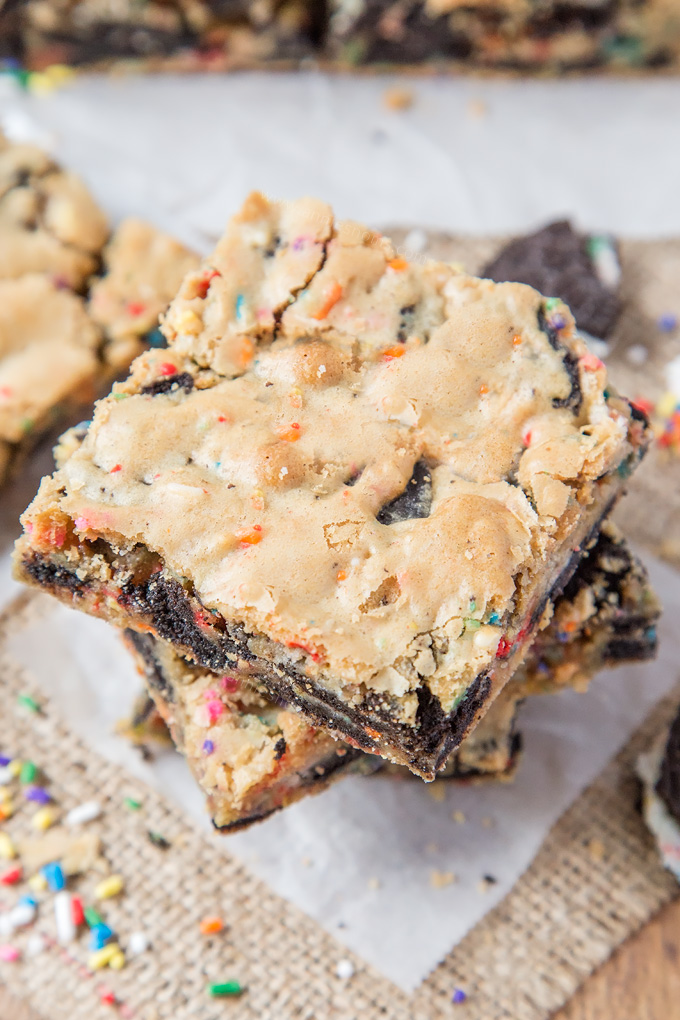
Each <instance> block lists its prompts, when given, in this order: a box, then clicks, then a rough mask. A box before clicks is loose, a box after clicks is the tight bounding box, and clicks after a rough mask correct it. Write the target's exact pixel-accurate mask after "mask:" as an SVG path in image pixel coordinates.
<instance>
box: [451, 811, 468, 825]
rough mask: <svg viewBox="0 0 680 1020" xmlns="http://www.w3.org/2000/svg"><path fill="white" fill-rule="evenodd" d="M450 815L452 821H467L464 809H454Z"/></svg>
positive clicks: (462, 823)
mask: <svg viewBox="0 0 680 1020" xmlns="http://www.w3.org/2000/svg"><path fill="white" fill-rule="evenodd" d="M451 817H452V819H453V820H454V822H458V824H459V825H465V822H466V821H467V819H466V817H465V812H464V811H454V812H453V814H452V815H451Z"/></svg>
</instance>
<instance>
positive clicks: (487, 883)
mask: <svg viewBox="0 0 680 1020" xmlns="http://www.w3.org/2000/svg"><path fill="white" fill-rule="evenodd" d="M496 882H497V879H495V878H494V877H493V875H484V876H483V877H482V878H481V879H480V881H479V882H478V883H477V892H478V893H480V895H482V896H486V894H487V893H488V891H489V889H490V888H491V886H492V885H495V884H496Z"/></svg>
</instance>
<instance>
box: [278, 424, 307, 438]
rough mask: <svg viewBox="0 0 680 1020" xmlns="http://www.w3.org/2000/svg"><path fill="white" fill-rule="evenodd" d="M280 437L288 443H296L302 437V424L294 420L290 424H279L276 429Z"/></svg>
mask: <svg viewBox="0 0 680 1020" xmlns="http://www.w3.org/2000/svg"><path fill="white" fill-rule="evenodd" d="M276 432H277V435H278V437H279V439H283V441H284V442H286V443H296V442H297V441H298V439H299V438H300V435H301V432H300V426H299V424H298V422H296V421H294V422H292V423H291V424H290V425H278V426H277V429H276Z"/></svg>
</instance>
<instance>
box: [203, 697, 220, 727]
mask: <svg viewBox="0 0 680 1020" xmlns="http://www.w3.org/2000/svg"><path fill="white" fill-rule="evenodd" d="M205 707H206V708H207V709H208V716H209V718H210V725H211V726H212V725H213V724H214V723H216V722H217V720H218V719H219V717H220V716H221V715H222V713H223V712H224V705H223V704H222V702H221V701H216V700H215V701H209V702H208V704H207V705H206V706H205Z"/></svg>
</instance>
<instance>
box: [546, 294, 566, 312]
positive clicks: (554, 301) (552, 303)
mask: <svg viewBox="0 0 680 1020" xmlns="http://www.w3.org/2000/svg"><path fill="white" fill-rule="evenodd" d="M561 304H562V301H561V300H560V298H558V297H549V298H546V301H545V310H546V312H552V311H553V309H554V308H557V306H558V305H561Z"/></svg>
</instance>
